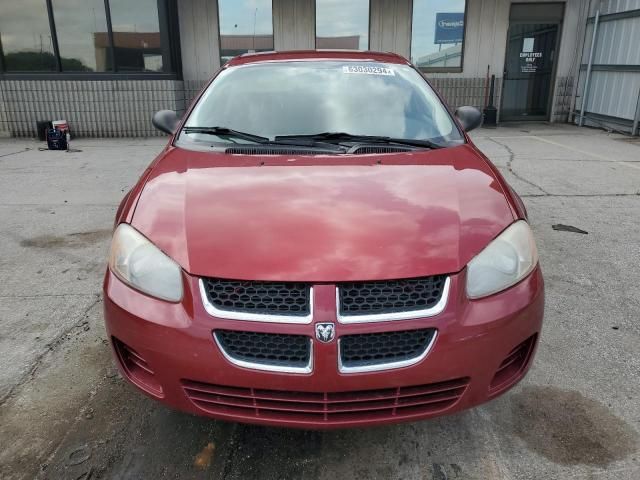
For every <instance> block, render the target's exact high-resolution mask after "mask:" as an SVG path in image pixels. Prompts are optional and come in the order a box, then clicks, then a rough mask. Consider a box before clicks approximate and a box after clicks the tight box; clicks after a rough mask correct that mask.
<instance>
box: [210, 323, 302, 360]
mask: <svg viewBox="0 0 640 480" xmlns="http://www.w3.org/2000/svg"><path fill="white" fill-rule="evenodd" d="M214 335H215V336H216V338H217V340H218V342H219V343H220V345H221V346H222V348H223V349H224V351H225V352H226V353H227V354H228V355H229V356H231V357H233V358H234V359H236V360H243V361H246V362H251V363H258V364H262V365H276V366H286V367H301V368H302V367H306V366H307V365H308V364H309V357H310V352H311V348H310V341H309V337H307V336H305V335H282V334H275V333H259V332H244V331H242V332H238V331H233V330H216V331H215V333H214Z"/></svg>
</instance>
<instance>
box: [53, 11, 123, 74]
mask: <svg viewBox="0 0 640 480" xmlns="http://www.w3.org/2000/svg"><path fill="white" fill-rule="evenodd" d="M45 11H46V10H45ZM53 17H54V18H55V24H56V32H57V34H58V35H57V36H58V49H59V50H60V62H61V64H62V65H61V66H62V70H63V71H65V72H106V71H107V70H109V69H110V68H111V66H110V65H109V61H108V55H107V53H106V51H107V50H108V45H109V42H108V35H107V16H106V13H105V9H104V0H65V1H60V0H56V1H54V2H53ZM101 43H102V44H104V45H105V46H106V48H105V47H101V46H100V44H101Z"/></svg>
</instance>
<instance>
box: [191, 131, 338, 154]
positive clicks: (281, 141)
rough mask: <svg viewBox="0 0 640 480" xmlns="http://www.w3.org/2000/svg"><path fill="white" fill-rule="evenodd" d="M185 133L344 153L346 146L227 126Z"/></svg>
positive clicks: (308, 138)
mask: <svg viewBox="0 0 640 480" xmlns="http://www.w3.org/2000/svg"><path fill="white" fill-rule="evenodd" d="M184 132H185V133H201V134H204V135H215V136H218V137H226V138H241V139H243V140H248V141H250V142H255V143H258V144H261V145H283V146H292V147H307V148H318V149H322V150H325V151H327V150H328V151H331V152H337V153H344V148H342V147H340V146H338V145H336V144H335V143H330V142H322V141H319V140H315V139H313V138H310V137H300V138H297V137H291V138H288V137H282V138H278V137H276V139H275V140H270V139H269V138H267V137H261V136H260V135H254V134H253V133H247V132H240V131H238V130H232V129H231V128H227V127H184Z"/></svg>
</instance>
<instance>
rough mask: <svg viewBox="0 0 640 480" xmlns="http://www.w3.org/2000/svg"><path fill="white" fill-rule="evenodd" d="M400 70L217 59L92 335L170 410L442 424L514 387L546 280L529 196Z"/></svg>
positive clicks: (532, 345)
mask: <svg viewBox="0 0 640 480" xmlns="http://www.w3.org/2000/svg"><path fill="white" fill-rule="evenodd" d="M480 121H481V115H480V112H479V111H478V110H477V109H474V108H473V107H462V108H460V109H458V110H457V111H456V112H455V113H453V114H452V113H451V112H450V111H449V110H448V108H447V107H446V106H445V104H444V103H443V101H442V99H441V98H440V97H439V96H438V95H437V93H435V92H434V90H433V89H432V88H431V86H430V85H429V83H428V82H427V81H426V80H425V79H424V78H423V76H422V75H421V74H420V73H419V72H418V71H417V70H416V69H415V68H414V67H413V66H412V65H411V64H410V63H409V62H407V61H406V60H405V59H403V58H402V57H399V56H397V55H393V54H382V53H373V52H328V51H323V52H295V53H294V52H282V53H266V54H254V55H244V56H241V57H238V58H236V59H234V60H232V61H231V62H229V63H228V64H227V65H226V66H225V67H224V68H222V69H221V70H220V71H219V72H218V73H217V74H216V76H215V77H214V78H213V79H212V80H211V82H210V83H209V84H208V85H207V87H206V88H205V89H204V91H203V93H202V94H201V95H200V97H199V98H198V99H197V100H196V101H195V102H194V105H193V106H192V107H191V109H190V110H189V111H188V112H187V113H186V115H184V117H183V119H181V120H179V119H178V117H177V115H176V113H175V112H169V111H162V112H159V113H158V114H156V116H155V117H154V124H155V125H156V127H158V128H159V129H161V130H163V131H165V132H167V133H169V134H170V135H171V139H170V141H169V143H168V145H167V146H166V148H165V149H164V150H163V151H162V153H161V154H160V155H159V156H158V157H157V158H156V159H155V161H154V162H153V163H152V164H151V165H150V167H149V168H148V169H147V170H146V171H145V173H144V174H143V175H142V177H141V179H140V180H139V182H138V183H137V185H136V186H135V187H134V188H133V189H132V190H131V191H130V192H129V193H128V194H127V196H126V197H125V199H124V200H123V202H122V204H121V205H120V208H119V210H118V213H117V218H116V229H115V232H114V236H113V242H112V247H111V253H110V258H109V268H108V270H107V272H106V277H105V281H104V300H105V301H104V305H105V322H106V327H107V331H108V335H109V339H110V340H111V344H112V346H113V351H114V353H115V357H116V359H117V362H118V365H119V367H120V370H121V372H122V374H123V375H124V376H125V378H127V379H128V380H129V381H130V382H131V383H133V384H134V385H135V386H136V387H138V388H139V389H140V390H142V391H143V392H144V393H146V394H147V395H149V396H151V397H153V398H155V399H157V400H159V401H161V402H162V403H164V404H166V405H169V406H171V407H174V408H177V409H181V410H184V411H188V412H192V413H196V414H201V415H207V416H210V417H214V418H218V419H223V420H232V421H239V422H249V423H258V424H266V425H279V426H287V427H303V428H313V429H324V428H335V427H353V426H367V425H374V424H384V423H393V422H399V421H408V420H419V419H424V418H429V417H434V416H438V415H443V414H449V413H452V412H456V411H459V410H463V409H466V408H470V407H473V406H476V405H478V404H481V403H483V402H486V401H488V400H490V399H492V398H495V397H496V396H497V395H499V394H501V393H503V392H505V391H506V390H507V389H509V388H510V387H512V386H513V385H515V384H516V383H517V382H518V381H519V380H521V379H522V378H523V376H524V375H525V374H526V372H527V370H528V369H529V367H530V365H531V361H532V358H533V355H534V351H535V349H536V345H537V341H538V337H539V334H540V329H541V326H542V317H543V309H544V308H543V307H544V286H543V280H542V273H541V271H540V267H539V265H538V254H537V250H536V245H535V241H534V239H533V235H532V232H531V229H530V227H529V224H528V223H527V216H526V211H525V208H524V206H523V204H522V201H521V200H520V199H519V198H518V196H517V195H516V194H515V193H514V192H513V190H512V189H511V188H510V187H509V185H507V183H506V182H505V180H504V179H503V178H502V176H501V175H500V173H499V172H498V170H497V169H496V168H495V166H493V165H492V164H491V162H490V161H489V160H488V159H487V158H486V157H485V156H484V155H483V154H482V153H481V152H480V151H479V150H478V149H477V148H476V147H475V146H474V145H473V143H472V142H471V140H470V139H469V137H468V136H467V134H466V131H469V130H471V129H473V128H475V127H477V126H478V125H479V123H480Z"/></svg>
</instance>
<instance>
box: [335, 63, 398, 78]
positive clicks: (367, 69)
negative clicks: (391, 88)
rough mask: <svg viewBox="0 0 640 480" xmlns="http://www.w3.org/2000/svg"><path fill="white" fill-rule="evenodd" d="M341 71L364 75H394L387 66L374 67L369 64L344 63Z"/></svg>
mask: <svg viewBox="0 0 640 480" xmlns="http://www.w3.org/2000/svg"><path fill="white" fill-rule="evenodd" d="M342 73H364V74H365V75H387V76H391V77H393V76H395V72H394V71H393V70H392V69H390V68H387V67H374V66H371V65H344V66H343V67H342Z"/></svg>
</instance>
